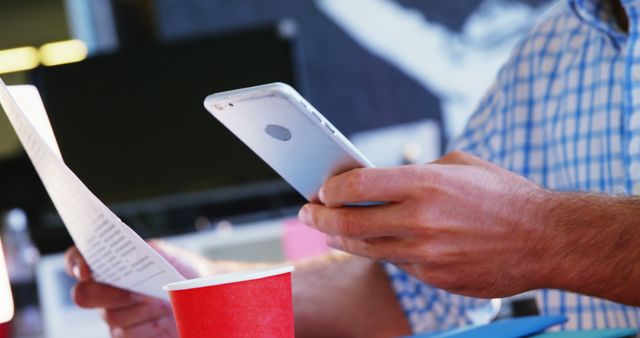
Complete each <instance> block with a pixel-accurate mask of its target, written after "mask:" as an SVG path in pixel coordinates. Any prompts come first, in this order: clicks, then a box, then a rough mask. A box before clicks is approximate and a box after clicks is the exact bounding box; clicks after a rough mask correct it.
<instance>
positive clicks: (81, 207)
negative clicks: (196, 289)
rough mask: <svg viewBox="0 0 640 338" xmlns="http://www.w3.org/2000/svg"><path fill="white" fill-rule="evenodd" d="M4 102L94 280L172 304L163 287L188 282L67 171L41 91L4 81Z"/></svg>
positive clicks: (1, 87)
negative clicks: (168, 300) (168, 301)
mask: <svg viewBox="0 0 640 338" xmlns="http://www.w3.org/2000/svg"><path fill="white" fill-rule="evenodd" d="M0 103H1V104H2V107H3V108H4V111H5V113H6V114H7V116H8V117H9V121H10V122H11V124H12V126H13V128H14V129H15V131H16V134H17V135H18V137H19V138H20V142H22V145H23V147H24V148H25V151H26V152H27V154H28V155H29V158H30V159H31V162H32V163H33V165H34V167H35V168H36V171H37V172H38V175H39V176H40V179H42V182H43V183H44V186H45V188H46V189H47V192H48V193H49V196H50V197H51V200H52V201H53V204H54V205H55V207H56V209H57V210H58V213H59V214H60V217H61V218H62V220H63V222H64V224H65V225H66V227H67V230H68V231H69V233H70V234H71V237H72V238H73V241H74V242H75V244H76V246H77V248H78V249H79V250H80V252H81V253H82V255H83V256H84V257H85V259H86V260H87V262H88V264H89V266H90V267H91V270H92V272H93V275H94V278H95V279H96V280H97V281H99V282H101V283H104V284H109V285H113V286H116V287H119V288H122V289H126V290H131V291H135V292H139V293H142V294H146V295H149V296H153V297H157V298H162V299H168V296H167V294H166V293H165V292H164V291H163V290H162V286H163V285H165V284H168V283H171V282H176V281H180V280H184V277H182V276H181V275H180V274H179V273H178V272H177V271H176V270H175V269H174V268H173V267H172V266H171V265H170V264H169V262H167V261H166V260H165V259H164V258H163V257H162V256H160V255H159V254H158V253H157V252H156V251H155V250H153V249H152V248H151V247H150V246H149V245H148V244H147V243H146V242H145V241H144V240H143V239H142V238H140V237H139V236H138V235H137V234H136V233H135V232H134V231H133V230H131V228H129V227H128V226H127V225H126V224H124V223H123V222H122V221H121V220H120V219H119V218H118V217H117V216H116V215H115V214H114V213H113V212H111V210H109V208H107V206H106V205H104V204H103V203H102V202H101V201H100V200H99V199H98V198H97V197H96V196H95V195H94V194H93V193H92V192H91V191H90V190H89V189H88V188H87V187H86V186H85V185H84V184H83V183H82V181H80V179H79V178H78V177H77V176H76V175H75V174H74V173H73V172H72V171H71V169H69V167H67V165H66V164H65V163H64V161H63V159H62V156H61V154H60V150H59V148H58V144H57V142H56V139H55V136H54V133H53V130H52V128H51V124H50V122H49V118H48V117H47V113H46V111H45V109H44V105H43V103H42V100H41V98H40V95H39V94H38V91H37V89H36V88H35V87H33V86H10V87H7V86H5V84H4V82H2V80H0Z"/></svg>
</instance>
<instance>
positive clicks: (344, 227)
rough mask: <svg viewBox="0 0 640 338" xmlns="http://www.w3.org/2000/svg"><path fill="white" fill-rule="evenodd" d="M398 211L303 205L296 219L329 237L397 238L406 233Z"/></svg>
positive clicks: (394, 207)
mask: <svg viewBox="0 0 640 338" xmlns="http://www.w3.org/2000/svg"><path fill="white" fill-rule="evenodd" d="M401 208H402V206H401V205H400V204H385V205H379V206H374V207H362V208H345V207H343V208H328V207H325V206H323V205H320V204H306V205H305V206H303V207H302V209H300V212H299V214H298V217H299V218H300V221H301V222H302V223H305V224H307V225H309V226H311V227H313V228H315V229H317V230H319V231H321V232H324V233H326V234H329V235H339V236H345V237H349V238H376V237H386V236H401V235H405V234H407V233H408V232H409V230H410V229H408V227H407V223H406V219H405V218H404V217H403V216H404V215H403V214H402V209H401ZM403 221H404V222H403Z"/></svg>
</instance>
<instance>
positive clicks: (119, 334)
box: [111, 327, 124, 338]
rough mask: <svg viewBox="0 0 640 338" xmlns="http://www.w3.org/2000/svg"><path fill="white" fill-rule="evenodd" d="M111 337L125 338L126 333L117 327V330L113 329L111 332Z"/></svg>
mask: <svg viewBox="0 0 640 338" xmlns="http://www.w3.org/2000/svg"><path fill="white" fill-rule="evenodd" d="M111 336H112V337H113V338H123V337H124V331H123V330H122V328H121V327H115V328H113V330H111Z"/></svg>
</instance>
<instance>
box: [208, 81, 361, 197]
mask: <svg viewBox="0 0 640 338" xmlns="http://www.w3.org/2000/svg"><path fill="white" fill-rule="evenodd" d="M204 106H205V108H206V109H207V110H208V111H209V112H210V113H211V114H212V115H213V116H214V117H215V118H216V119H218V121H220V122H221V123H222V124H223V125H224V126H226V127H227V128H228V129H229V130H230V131H231V132H232V133H233V134H235V135H236V136H237V137H238V138H239V139H240V140H241V141H242V142H244V143H245V144H246V145H247V146H248V147H249V148H251V149H252V150H253V151H254V152H255V153H256V154H257V155H258V156H260V158H262V160H264V161H265V162H266V163H267V164H269V165H270V166H271V168H273V169H274V170H275V171H276V172H277V173H278V174H280V176H282V177H283V178H284V179H285V180H286V181H287V182H289V184H291V186H293V187H294V188H295V189H296V190H297V191H298V192H300V194H302V195H303V196H304V197H305V198H306V199H307V200H309V201H311V202H317V200H318V198H317V197H318V190H319V189H320V187H321V186H322V184H323V183H324V181H325V180H327V178H329V177H331V176H333V175H337V174H340V173H343V172H345V171H348V170H351V169H354V168H362V167H373V164H371V162H370V161H369V160H367V159H366V158H365V157H364V156H363V155H362V154H361V153H360V152H359V151H358V149H356V148H355V147H354V146H353V144H351V142H350V141H349V140H348V139H347V138H346V137H345V136H344V135H342V134H341V133H340V132H339V131H338V130H337V129H336V128H335V127H334V126H333V125H332V124H331V123H330V122H329V121H327V119H325V118H324V117H323V116H322V115H321V114H320V113H319V112H318V111H317V110H316V109H315V108H313V106H311V104H309V102H307V101H306V100H305V99H304V98H303V97H302V96H301V95H300V94H298V92H296V91H295V89H293V88H291V87H290V86H289V85H286V84H284V83H272V84H267V85H263V86H257V87H250V88H244V89H238V90H232V91H228V92H223V93H216V94H212V95H209V96H208V97H207V98H206V99H205V101H204Z"/></svg>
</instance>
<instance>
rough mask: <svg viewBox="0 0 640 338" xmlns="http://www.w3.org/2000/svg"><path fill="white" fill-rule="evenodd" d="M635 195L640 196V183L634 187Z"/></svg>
mask: <svg viewBox="0 0 640 338" xmlns="http://www.w3.org/2000/svg"><path fill="white" fill-rule="evenodd" d="M633 194H634V195H640V182H638V183H635V184H634V185H633Z"/></svg>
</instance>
